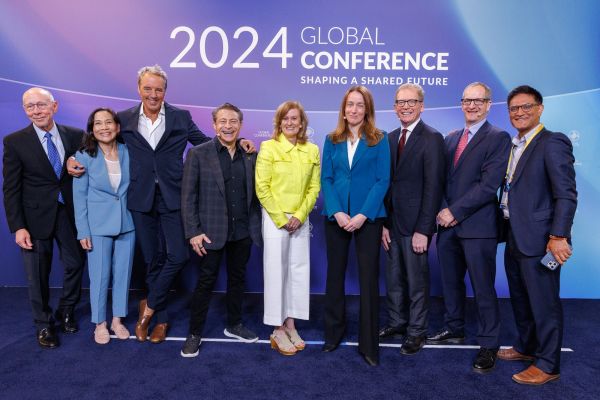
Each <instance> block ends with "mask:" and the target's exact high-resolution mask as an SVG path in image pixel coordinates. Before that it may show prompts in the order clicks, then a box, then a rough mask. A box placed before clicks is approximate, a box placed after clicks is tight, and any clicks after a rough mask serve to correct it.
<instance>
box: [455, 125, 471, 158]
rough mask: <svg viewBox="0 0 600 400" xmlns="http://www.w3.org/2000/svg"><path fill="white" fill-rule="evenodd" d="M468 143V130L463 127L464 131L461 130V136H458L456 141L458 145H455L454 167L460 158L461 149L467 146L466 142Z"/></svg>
mask: <svg viewBox="0 0 600 400" xmlns="http://www.w3.org/2000/svg"><path fill="white" fill-rule="evenodd" d="M468 143H469V130H468V129H467V128H465V131H464V132H463V134H462V136H461V137H460V140H459V141H458V146H456V152H455V153H454V166H455V167H456V164H458V160H459V159H460V156H461V155H462V153H463V151H464V150H465V147H467V144H468Z"/></svg>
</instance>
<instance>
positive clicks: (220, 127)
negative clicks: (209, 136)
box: [213, 109, 242, 147]
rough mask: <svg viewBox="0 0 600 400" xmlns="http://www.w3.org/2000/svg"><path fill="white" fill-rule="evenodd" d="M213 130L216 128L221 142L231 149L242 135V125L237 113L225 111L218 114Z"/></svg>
mask: <svg viewBox="0 0 600 400" xmlns="http://www.w3.org/2000/svg"><path fill="white" fill-rule="evenodd" d="M213 128H215V132H216V134H217V137H218V138H219V142H221V144H222V145H223V146H225V147H231V146H233V145H234V144H235V141H236V140H237V138H238V136H239V134H240V129H242V123H241V122H240V118H239V116H238V113H237V112H235V111H233V110H227V109H223V110H219V111H218V112H217V115H216V116H215V122H214V123H213Z"/></svg>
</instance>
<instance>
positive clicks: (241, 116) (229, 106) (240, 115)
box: [212, 103, 244, 123]
mask: <svg viewBox="0 0 600 400" xmlns="http://www.w3.org/2000/svg"><path fill="white" fill-rule="evenodd" d="M221 110H230V111H235V112H236V113H237V115H238V119H239V120H240V122H242V121H243V120H244V114H243V113H242V110H240V109H239V108H237V107H236V106H234V105H233V104H231V103H223V104H221V105H220V106H219V107H217V108H215V109H214V110H213V111H212V119H213V123H214V122H217V113H218V112H219V111H221Z"/></svg>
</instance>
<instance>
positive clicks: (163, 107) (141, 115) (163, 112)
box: [139, 101, 165, 118]
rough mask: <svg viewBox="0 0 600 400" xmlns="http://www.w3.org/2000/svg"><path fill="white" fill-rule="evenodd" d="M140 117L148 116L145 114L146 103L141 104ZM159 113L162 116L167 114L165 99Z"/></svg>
mask: <svg viewBox="0 0 600 400" xmlns="http://www.w3.org/2000/svg"><path fill="white" fill-rule="evenodd" d="M139 115H140V117H144V118H148V117H146V114H144V103H141V105H140V113H139ZM158 115H160V116H161V117H164V116H165V102H164V101H163V102H162V104H161V106H160V111H159V112H158Z"/></svg>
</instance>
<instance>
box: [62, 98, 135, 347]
mask: <svg viewBox="0 0 600 400" xmlns="http://www.w3.org/2000/svg"><path fill="white" fill-rule="evenodd" d="M119 129H120V126H119V118H118V117H117V114H116V113H115V112H114V111H113V110H111V109H108V108H98V109H96V110H94V111H93V112H92V114H91V115H90V117H89V119H88V124H87V132H88V135H87V136H86V138H85V139H84V143H83V146H82V147H81V149H80V150H79V152H77V154H76V158H77V161H79V162H80V163H81V164H82V165H83V167H85V170H86V173H85V174H84V175H82V176H81V177H80V178H78V179H74V180H73V203H74V206H75V224H76V226H77V239H79V241H80V242H81V246H82V247H83V248H84V249H85V250H87V252H88V269H89V273H90V304H91V306H92V322H94V323H96V330H95V331H94V339H95V341H96V343H99V344H106V343H108V342H109V340H110V334H109V332H108V328H107V324H106V299H107V293H108V286H109V283H110V277H111V274H112V278H113V279H112V288H113V290H112V300H113V301H112V308H113V312H112V316H113V318H112V323H111V326H110V329H111V330H112V331H113V332H114V333H115V335H116V336H117V337H118V338H119V339H127V338H129V331H128V330H127V328H126V327H125V326H124V325H123V324H122V323H121V318H122V317H125V316H126V315H127V300H128V293H129V281H130V278H131V267H132V263H133V253H134V244H135V233H134V228H133V220H132V218H131V214H130V212H129V210H127V189H128V187H129V153H128V152H127V147H126V146H125V145H124V144H122V143H118V142H117V137H118V135H119Z"/></svg>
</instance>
